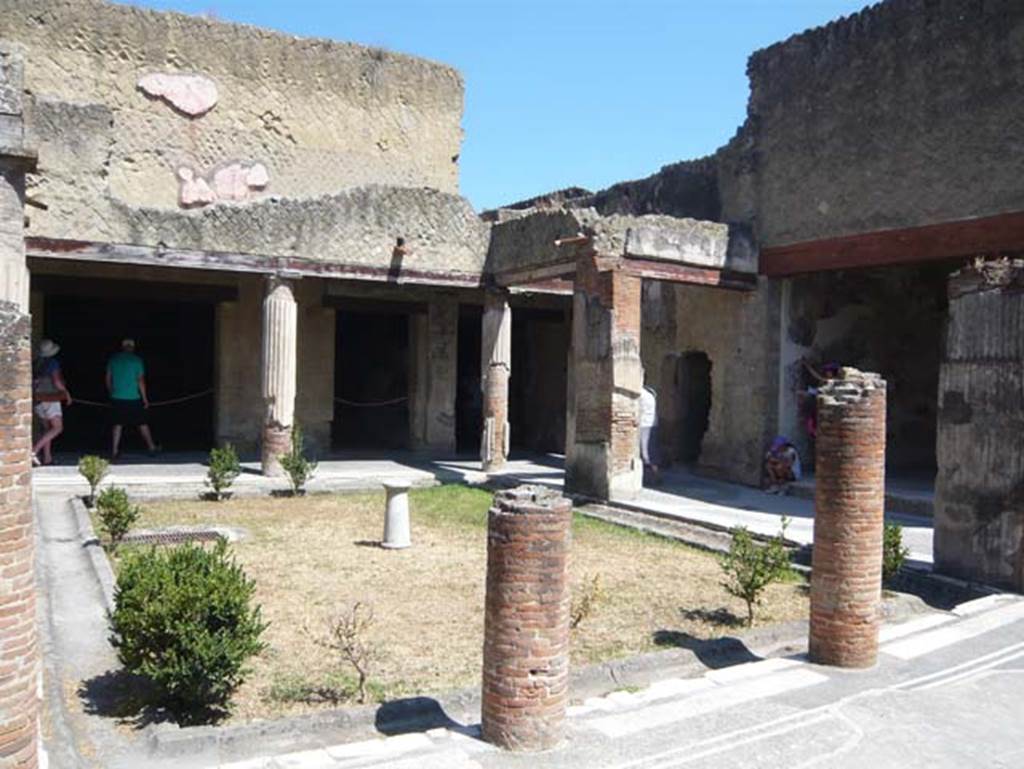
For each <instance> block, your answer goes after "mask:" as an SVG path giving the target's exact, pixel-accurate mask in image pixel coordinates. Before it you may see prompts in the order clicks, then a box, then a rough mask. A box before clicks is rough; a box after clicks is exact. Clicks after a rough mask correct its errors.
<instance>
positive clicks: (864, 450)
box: [809, 368, 885, 668]
mask: <svg viewBox="0 0 1024 769" xmlns="http://www.w3.org/2000/svg"><path fill="white" fill-rule="evenodd" d="M816 451H817V473H816V476H815V489H814V550H813V554H812V561H811V626H810V644H809V647H810V657H811V661H812V662H816V663H818V664H822V665H836V666H838V667H852V668H860V667H869V666H871V665H873V664H875V660H876V658H877V656H878V623H879V617H878V610H879V605H880V603H881V600H882V533H883V526H884V522H883V512H884V507H885V381H884V380H883V379H881V377H879V376H878V375H877V374H866V373H862V372H860V371H857V370H856V369H850V368H844V369H842V371H841V373H840V375H839V377H838V378H837V379H833V380H831V381H829V382H827V383H825V384H823V385H822V387H821V390H820V392H819V395H818V439H817V441H816Z"/></svg>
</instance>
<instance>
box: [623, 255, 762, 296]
mask: <svg viewBox="0 0 1024 769" xmlns="http://www.w3.org/2000/svg"><path fill="white" fill-rule="evenodd" d="M623 269H624V270H626V271H627V272H629V273H630V274H631V275H637V276H638V277H641V278H646V279H647V280H661V281H665V282H667V283H689V284H693V285H697V286H711V287H714V288H728V289H732V290H736V291H753V290H754V289H755V288H757V275H753V274H751V273H746V272H736V271H734V270H715V269H708V268H705V267H692V266H690V265H687V264H672V263H669V262H664V261H660V260H655V259H635V258H630V259H626V260H625V261H624V264H623Z"/></svg>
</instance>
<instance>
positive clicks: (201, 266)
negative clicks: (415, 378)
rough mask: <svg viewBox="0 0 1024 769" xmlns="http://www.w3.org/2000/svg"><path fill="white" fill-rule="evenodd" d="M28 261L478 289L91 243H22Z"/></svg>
mask: <svg viewBox="0 0 1024 769" xmlns="http://www.w3.org/2000/svg"><path fill="white" fill-rule="evenodd" d="M25 251H26V254H27V255H28V256H31V257H35V258H39V259H64V260H71V261H87V262H89V261H91V262H106V263H108V264H136V265H142V266H146V267H171V268H178V269H188V270H217V271H220V272H242V273H256V274H264V275H271V274H278V273H290V274H293V275H296V276H306V277H320V278H336V279H347V280H367V281H376V282H381V283H395V284H398V285H403V284H406V285H430V286H455V287H460V288H479V287H480V286H481V285H482V281H481V277H480V275H479V274H476V273H468V272H455V271H450V270H444V271H439V270H417V269H407V268H404V267H403V268H399V269H393V268H390V267H384V266H370V265H362V264H349V263H344V262H329V261H324V260H320V259H310V258H307V257H295V256H287V257H286V256H263V255H258V254H241V253H228V252H223V251H186V250H178V249H162V248H153V247H150V246H136V245H127V244H115V243H91V242H85V241H74V240H54V239H50V238H26V239H25Z"/></svg>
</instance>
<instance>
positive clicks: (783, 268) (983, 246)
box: [761, 212, 1024, 278]
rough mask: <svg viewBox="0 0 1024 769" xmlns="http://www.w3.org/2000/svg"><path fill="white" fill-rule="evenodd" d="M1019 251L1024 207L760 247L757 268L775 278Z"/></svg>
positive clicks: (1023, 231)
mask: <svg viewBox="0 0 1024 769" xmlns="http://www.w3.org/2000/svg"><path fill="white" fill-rule="evenodd" d="M1022 250H1024V212H1016V213H1010V214H999V215H997V216H986V217H984V218H980V219H963V220H960V221H955V222H945V223H943V224H931V225H926V226H924V227H910V228H906V229H900V230H879V231H876V232H868V233H864V234H861V235H847V236H844V237H840V238H830V239H827V240H814V241H806V242H803V243H793V244H791V245H786V246H771V247H768V248H762V249H761V273H762V274H764V275H767V276H769V277H773V278H778V277H785V276H788V275H799V274H801V273H807V272H823V271H826V270H843V269H850V268H855V267H885V266H893V265H900V264H914V263H916V262H928V261H937V260H941V259H951V258H956V257H970V256H975V255H982V254H998V253H1005V252H1014V251H1022Z"/></svg>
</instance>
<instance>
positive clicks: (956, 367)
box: [935, 259, 1024, 592]
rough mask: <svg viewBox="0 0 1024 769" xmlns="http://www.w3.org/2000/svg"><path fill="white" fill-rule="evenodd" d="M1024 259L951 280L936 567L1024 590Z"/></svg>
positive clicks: (973, 269)
mask: <svg viewBox="0 0 1024 769" xmlns="http://www.w3.org/2000/svg"><path fill="white" fill-rule="evenodd" d="M1022 288H1024V260H1021V259H1016V260H996V261H991V262H982V263H980V264H975V265H972V266H970V267H965V268H964V269H962V270H960V271H959V272H957V273H955V274H954V275H953V276H952V277H951V278H950V280H949V320H948V323H947V325H946V344H945V345H944V350H945V352H944V358H943V361H942V366H941V368H940V370H939V419H938V451H937V455H938V456H937V459H938V465H939V472H938V475H937V477H936V483H935V570H936V571H938V572H940V573H942V574H949V575H951V576H954V577H959V578H961V579H967V580H972V581H977V582H983V583H985V584H987V585H996V586H998V587H1002V588H1006V589H1008V590H1014V591H1016V592H1024V333H1022V332H1024V292H1022V290H1021V289H1022Z"/></svg>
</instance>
